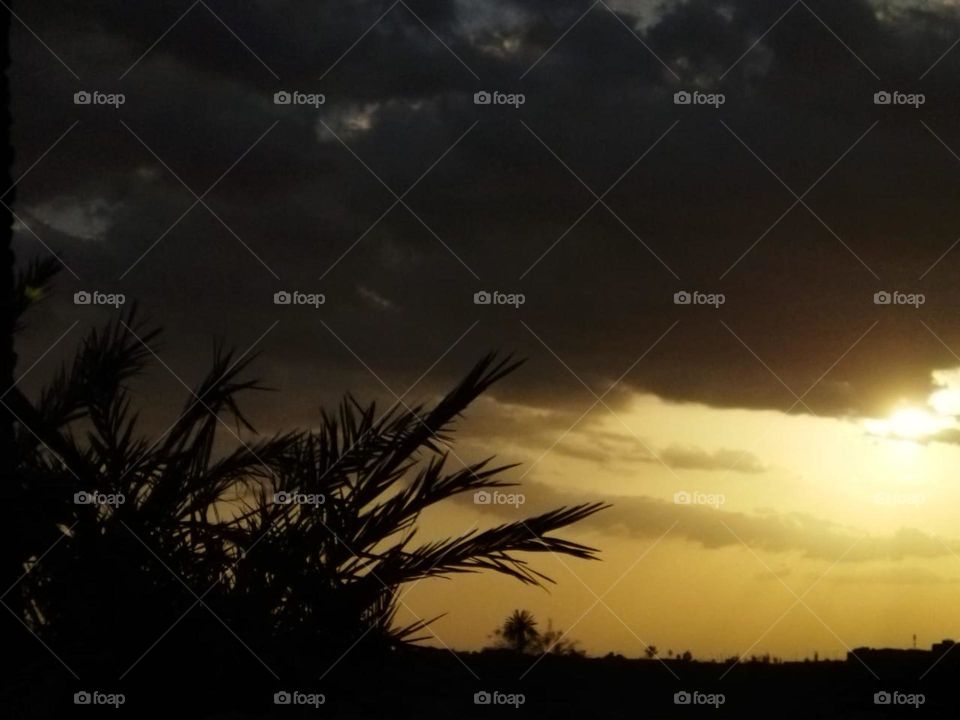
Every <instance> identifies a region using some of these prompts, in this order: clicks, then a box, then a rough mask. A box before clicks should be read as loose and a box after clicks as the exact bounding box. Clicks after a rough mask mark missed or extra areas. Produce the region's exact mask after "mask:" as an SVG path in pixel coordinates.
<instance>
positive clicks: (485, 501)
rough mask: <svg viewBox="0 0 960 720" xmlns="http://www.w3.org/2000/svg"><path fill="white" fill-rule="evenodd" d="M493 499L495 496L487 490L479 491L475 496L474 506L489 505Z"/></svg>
mask: <svg viewBox="0 0 960 720" xmlns="http://www.w3.org/2000/svg"><path fill="white" fill-rule="evenodd" d="M492 499H493V496H492V495H491V494H490V493H489V492H487V491H486V490H477V491H476V492H475V493H474V494H473V504H474V505H489V504H490V501H491V500H492Z"/></svg>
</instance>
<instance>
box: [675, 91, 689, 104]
mask: <svg viewBox="0 0 960 720" xmlns="http://www.w3.org/2000/svg"><path fill="white" fill-rule="evenodd" d="M691 102H693V96H692V95H691V94H690V93H689V92H687V91H686V90H680V91H678V92H675V93H674V94H673V104H674V105H689V104H690V103H691Z"/></svg>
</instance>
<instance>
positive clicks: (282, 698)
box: [273, 690, 293, 705]
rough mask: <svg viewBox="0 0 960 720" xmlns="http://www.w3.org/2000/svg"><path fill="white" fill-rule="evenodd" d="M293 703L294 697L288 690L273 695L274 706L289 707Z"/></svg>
mask: <svg viewBox="0 0 960 720" xmlns="http://www.w3.org/2000/svg"><path fill="white" fill-rule="evenodd" d="M291 702H293V697H292V696H291V695H290V693H288V692H287V691H286V690H281V691H280V692H275V693H274V694H273V704H274V705H289V704H290V703H291Z"/></svg>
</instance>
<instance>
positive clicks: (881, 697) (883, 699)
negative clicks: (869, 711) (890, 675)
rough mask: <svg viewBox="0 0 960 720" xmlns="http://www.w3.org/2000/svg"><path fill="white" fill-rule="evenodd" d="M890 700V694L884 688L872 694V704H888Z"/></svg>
mask: <svg viewBox="0 0 960 720" xmlns="http://www.w3.org/2000/svg"><path fill="white" fill-rule="evenodd" d="M892 701H893V698H892V696H891V695H890V693H888V692H887V691H886V690H881V691H880V692H876V693H874V694H873V704H874V705H889V704H890V703H891V702H892Z"/></svg>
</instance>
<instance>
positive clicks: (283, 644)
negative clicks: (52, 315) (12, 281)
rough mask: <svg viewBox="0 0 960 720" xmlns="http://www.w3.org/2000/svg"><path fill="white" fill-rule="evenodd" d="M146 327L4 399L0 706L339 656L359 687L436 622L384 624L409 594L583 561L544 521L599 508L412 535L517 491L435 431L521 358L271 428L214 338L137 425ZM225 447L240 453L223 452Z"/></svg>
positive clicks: (132, 324) (25, 711)
mask: <svg viewBox="0 0 960 720" xmlns="http://www.w3.org/2000/svg"><path fill="white" fill-rule="evenodd" d="M55 272H56V266H55V265H54V264H53V263H50V262H41V263H35V264H32V265H30V266H29V267H28V268H27V269H26V270H25V271H24V272H23V273H22V274H21V276H20V277H19V280H18V283H17V289H16V295H15V297H16V299H17V302H16V303H15V307H16V309H17V311H18V324H19V323H20V322H21V320H22V315H23V313H24V312H26V311H27V310H28V308H29V306H30V305H31V303H32V302H34V301H36V300H37V299H39V298H42V296H43V295H44V293H45V289H46V288H47V287H48V285H49V283H50V281H51V280H52V278H53V276H54V275H55ZM158 336H159V333H158V332H157V331H156V330H155V329H152V328H150V327H148V326H146V325H144V324H143V323H142V322H141V321H140V320H139V318H138V317H137V315H136V311H135V310H134V311H131V312H130V313H128V314H126V315H124V316H122V317H118V318H117V319H116V320H115V321H113V322H111V323H110V324H108V325H107V326H106V327H103V328H99V329H95V330H93V331H91V332H90V333H89V334H88V335H87V336H86V338H85V339H84V340H83V342H82V343H81V345H80V347H79V349H78V350H77V352H76V354H75V356H74V358H73V360H72V362H69V363H67V364H66V366H65V367H63V369H62V370H61V371H60V372H59V373H58V374H56V375H55V376H54V377H53V378H52V380H51V381H50V382H49V383H48V384H47V385H46V387H45V388H44V389H43V390H42V392H40V393H39V394H38V395H37V396H36V397H32V398H31V397H27V396H26V395H25V394H24V393H23V392H22V391H21V389H20V388H19V386H14V387H13V388H12V389H11V390H10V391H9V392H8V394H7V395H6V396H5V399H4V402H5V405H7V406H8V407H9V409H10V412H11V413H12V414H13V415H14V417H15V418H16V422H15V423H14V430H15V465H16V468H15V471H14V474H13V477H12V478H10V477H7V478H4V480H5V483H6V485H5V490H6V491H7V493H8V495H11V496H12V498H11V500H10V501H9V504H8V505H7V506H6V507H5V508H4V511H5V513H6V515H7V516H8V518H9V525H8V527H7V528H5V530H6V531H7V532H6V533H5V534H7V535H8V536H9V537H10V538H11V542H10V543H9V544H8V545H6V546H5V547H4V551H5V552H6V553H8V554H10V555H12V556H14V557H15V558H17V565H18V567H17V573H18V574H19V579H18V578H17V577H10V578H4V579H3V581H4V587H6V586H8V585H9V589H7V590H6V592H5V594H4V597H3V602H4V604H5V606H6V610H7V611H8V613H6V612H5V616H6V619H5V620H4V621H3V622H4V623H5V624H4V626H3V632H4V638H9V640H10V645H9V646H8V647H9V648H11V649H12V650H13V657H14V658H16V661H17V666H16V670H15V672H12V673H5V674H4V675H3V676H2V677H0V707H2V708H4V709H5V710H6V712H4V713H3V717H50V716H53V715H55V714H60V713H55V712H54V707H55V706H56V704H57V703H58V702H60V700H61V699H62V698H63V697H64V696H65V695H66V694H69V695H70V696H71V697H72V693H73V692H75V691H88V690H99V691H101V692H105V693H108V694H109V693H115V692H126V693H129V695H130V697H131V698H132V697H140V698H143V697H145V696H147V695H148V694H151V693H152V696H156V695H158V694H159V695H164V694H167V693H170V692H172V691H173V690H174V689H175V690H176V692H177V693H178V694H180V695H182V696H183V697H188V698H196V699H197V700H196V701H195V702H196V703H197V704H195V705H192V707H193V708H194V709H198V708H199V704H200V703H201V700H200V699H201V698H203V697H205V696H206V697H207V698H210V697H214V698H216V703H215V704H220V705H221V706H230V705H238V706H241V707H246V706H247V704H248V701H247V697H246V696H247V693H249V692H251V691H253V690H254V689H255V688H264V687H269V685H270V684H271V683H272V682H273V681H277V682H279V681H280V679H281V678H282V681H283V682H284V683H285V684H286V685H288V686H289V687H291V688H304V689H307V688H310V687H312V686H314V685H315V684H316V683H317V682H319V678H320V677H321V676H322V675H323V674H324V673H325V672H327V671H328V670H329V668H330V667H332V666H333V665H334V664H336V663H339V662H340V661H341V658H346V657H348V658H349V661H350V664H349V665H347V664H345V665H344V667H355V668H360V669H358V670H357V671H356V674H354V675H351V676H344V675H342V674H341V676H340V677H341V679H340V680H338V682H339V683H340V684H341V686H343V685H344V683H345V682H347V681H353V684H355V685H357V686H359V687H366V688H367V689H368V691H370V690H372V687H371V683H373V682H374V680H375V679H376V680H379V681H382V680H383V678H382V677H381V676H380V674H379V673H377V672H375V670H374V668H376V667H377V664H378V663H382V662H389V661H390V659H391V658H393V657H397V655H396V653H398V652H401V651H402V650H403V649H404V648H405V647H407V646H408V645H409V644H411V643H413V642H415V641H417V640H419V639H423V638H425V637H430V631H429V623H430V622H431V619H430V618H417V619H416V620H415V621H414V622H413V623H411V624H408V625H402V624H399V623H398V622H397V621H396V615H397V610H398V607H399V591H400V589H401V588H402V587H403V586H404V585H406V584H408V583H411V582H414V581H418V580H421V579H425V578H435V577H451V576H455V575H457V574H460V573H472V572H480V571H490V572H496V573H500V574H504V575H507V576H510V577H513V578H515V579H516V580H518V581H520V582H521V583H526V584H530V585H541V584H542V583H544V582H549V581H550V579H549V578H547V577H546V576H544V575H542V574H541V573H539V572H538V571H537V570H536V569H535V568H534V567H533V566H532V565H531V564H530V560H531V558H532V555H531V554H533V553H557V554H563V555H568V556H571V557H574V558H580V559H592V558H595V557H596V552H597V551H596V550H594V549H593V548H590V547H587V546H584V545H581V544H579V543H576V542H572V541H569V540H565V539H563V538H561V537H557V536H556V535H554V534H553V533H554V532H555V531H557V530H559V529H561V528H564V527H566V526H568V525H570V524H572V523H576V522H577V521H579V520H581V519H583V518H585V517H587V516H589V515H591V514H593V513H595V512H597V511H599V510H601V509H603V507H604V506H603V505H602V504H600V503H592V504H583V505H577V506H574V507H562V508H557V509H555V510H552V511H549V512H546V513H543V514H540V515H536V516H533V517H528V518H525V519H522V520H517V521H514V522H509V523H505V524H502V525H499V526H496V527H492V528H489V529H485V530H471V531H468V532H466V533H464V534H462V535H460V536H455V537H449V538H446V539H441V540H421V539H420V536H419V535H418V530H419V529H421V528H419V523H420V516H421V513H422V512H423V511H424V510H426V509H427V508H431V507H434V506H436V505H437V504H440V503H444V502H445V501H449V500H450V499H452V498H454V497H455V496H457V495H462V494H471V493H474V492H476V491H478V490H481V489H492V488H503V487H508V486H511V485H514V483H511V482H509V481H507V480H504V479H502V473H503V471H505V470H507V469H509V468H510V467H511V466H495V465H493V464H492V459H487V460H484V461H481V462H477V463H472V464H466V465H463V464H462V463H461V462H460V461H459V458H458V457H457V456H456V453H455V452H454V451H453V449H452V448H451V446H450V443H451V442H452V439H453V431H454V427H455V424H456V421H457V420H458V418H459V417H460V416H461V414H462V413H463V412H464V410H465V409H466V408H467V407H468V405H470V403H471V402H472V401H473V400H474V399H476V398H477V397H478V396H479V395H481V394H482V393H484V392H485V391H486V390H487V389H488V388H489V387H490V386H491V385H493V384H494V383H495V382H497V381H498V380H500V379H502V378H503V377H505V376H506V375H508V374H509V373H511V372H513V371H514V370H515V369H516V368H517V367H518V366H519V365H520V363H519V362H516V361H513V360H511V359H510V358H506V359H499V358H497V357H496V356H495V355H492V354H491V355H488V356H486V357H484V358H483V359H482V360H480V362H478V363H477V364H476V365H475V366H474V367H473V368H472V369H471V370H470V371H469V372H468V373H467V374H466V376H465V377H464V379H463V380H462V381H461V382H460V383H459V384H457V385H456V387H454V388H453V389H452V390H451V391H450V392H448V393H447V394H446V395H445V396H444V397H443V398H442V399H441V400H440V401H439V402H437V403H436V404H435V405H432V406H425V405H413V406H408V405H406V404H404V403H403V402H402V401H398V402H396V403H394V404H393V405H392V406H391V407H389V408H386V409H385V410H384V409H381V408H378V407H376V406H375V405H373V404H370V405H363V404H361V403H360V402H359V401H357V400H356V399H354V398H353V397H352V396H350V395H348V396H347V397H346V398H345V399H344V400H343V402H342V403H341V404H340V406H339V407H338V408H336V409H335V410H334V411H332V412H327V411H321V413H320V416H319V418H318V423H317V426H316V428H317V429H314V430H311V431H302V430H291V431H289V432H285V433H280V434H276V435H274V436H271V437H266V438H265V437H263V436H261V435H258V434H256V432H255V431H254V427H253V425H252V424H251V421H250V420H249V419H248V418H247V417H246V415H245V414H244V413H243V411H242V409H241V406H240V401H241V399H242V396H243V395H245V394H247V393H250V392H257V391H262V390H264V387H263V386H262V385H261V384H260V383H259V382H258V381H257V380H255V379H253V378H251V377H249V375H248V369H249V364H250V361H251V358H244V357H237V356H235V355H234V354H233V353H231V352H229V351H224V350H222V349H217V350H216V351H215V354H214V359H213V362H212V366H211V368H210V371H209V373H208V374H207V375H206V377H204V378H203V379H202V380H201V381H200V382H199V384H197V385H196V387H194V388H193V389H192V390H191V391H190V393H189V394H188V396H187V397H186V399H185V403H184V406H183V409H182V412H181V413H180V415H179V416H178V417H177V418H175V419H174V420H173V422H172V424H171V425H170V426H169V428H168V429H167V430H166V431H165V432H163V433H161V434H159V435H149V434H147V433H145V431H144V430H143V429H142V428H141V425H140V422H139V416H138V413H137V411H136V406H135V405H136V403H137V402H139V401H140V400H139V399H137V398H136V396H135V394H134V392H133V391H132V390H131V383H132V382H133V381H135V380H136V379H137V378H138V377H139V376H140V375H141V374H142V373H143V371H144V370H145V369H146V367H147V366H148V365H149V364H151V363H153V362H155V361H156V360H157V357H158V356H157V350H156V344H157V340H158ZM147 401H148V400H147ZM224 439H226V441H227V445H230V446H233V447H235V448H236V449H234V450H232V451H228V452H226V453H222V452H221V453H218V452H217V451H216V450H215V448H217V447H219V446H222V441H223V440H224ZM11 583H12V584H11ZM10 616H12V618H11V617H10ZM14 619H15V620H16V623H14ZM465 620H466V619H465ZM31 636H32V637H31ZM356 663H360V665H356ZM363 668H367V670H366V671H364V670H363ZM344 678H345V679H344ZM348 684H349V683H348ZM71 688H72V690H70V689H71ZM124 688H126V690H125V689H124ZM65 690H70V692H69V693H65V692H64V691H65ZM160 702H161V699H160V698H156V699H154V700H152V701H151V702H150V703H149V705H150V706H156V705H158V704H160ZM89 709H92V708H89ZM81 710H83V708H77V707H74V708H71V712H69V713H67V716H72V715H73V713H75V712H78V711H81ZM99 710H101V711H102V710H103V708H99Z"/></svg>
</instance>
